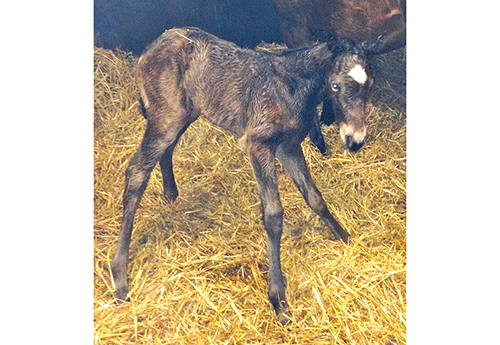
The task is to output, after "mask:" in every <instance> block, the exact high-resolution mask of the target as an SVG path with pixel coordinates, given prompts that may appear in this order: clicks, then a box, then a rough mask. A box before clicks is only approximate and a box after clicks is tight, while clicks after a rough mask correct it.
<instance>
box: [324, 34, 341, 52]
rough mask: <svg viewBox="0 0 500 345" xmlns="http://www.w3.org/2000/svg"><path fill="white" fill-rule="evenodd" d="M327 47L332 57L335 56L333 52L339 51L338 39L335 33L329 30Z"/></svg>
mask: <svg viewBox="0 0 500 345" xmlns="http://www.w3.org/2000/svg"><path fill="white" fill-rule="evenodd" d="M327 45H328V49H329V50H330V51H331V52H332V53H334V54H333V55H337V54H335V51H337V50H338V49H339V38H338V37H337V35H336V34H335V31H333V30H331V31H330V34H329V35H328V42H327Z"/></svg>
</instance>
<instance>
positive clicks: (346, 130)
mask: <svg viewBox="0 0 500 345" xmlns="http://www.w3.org/2000/svg"><path fill="white" fill-rule="evenodd" d="M348 135H350V136H352V139H353V140H354V142H355V143H357V144H361V143H362V142H363V141H364V140H365V136H366V127H363V130H361V131H356V130H354V126H353V125H352V124H347V123H345V122H342V123H341V124H340V138H341V139H342V143H345V138H346V137H347V136H348Z"/></svg>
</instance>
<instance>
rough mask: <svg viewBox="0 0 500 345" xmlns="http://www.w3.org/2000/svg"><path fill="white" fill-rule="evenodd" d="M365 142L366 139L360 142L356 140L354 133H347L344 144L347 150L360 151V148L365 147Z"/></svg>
mask: <svg viewBox="0 0 500 345" xmlns="http://www.w3.org/2000/svg"><path fill="white" fill-rule="evenodd" d="M364 144H365V141H364V140H363V141H361V142H359V143H358V142H356V141H354V138H353V136H352V135H346V136H345V141H344V145H343V146H344V149H346V150H347V151H350V152H357V151H359V149H360V148H362V147H363V145H364Z"/></svg>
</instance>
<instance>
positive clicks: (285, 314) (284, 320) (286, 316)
mask: <svg viewBox="0 0 500 345" xmlns="http://www.w3.org/2000/svg"><path fill="white" fill-rule="evenodd" d="M278 321H279V323H281V324H282V325H283V326H286V325H289V324H290V323H291V322H292V314H291V313H290V311H288V310H284V311H281V312H279V313H278Z"/></svg>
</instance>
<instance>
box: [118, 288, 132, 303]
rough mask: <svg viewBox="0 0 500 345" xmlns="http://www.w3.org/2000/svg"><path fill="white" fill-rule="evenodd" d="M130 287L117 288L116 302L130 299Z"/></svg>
mask: <svg viewBox="0 0 500 345" xmlns="http://www.w3.org/2000/svg"><path fill="white" fill-rule="evenodd" d="M127 295H128V289H117V290H116V291H115V298H116V303H117V304H121V303H122V302H128V301H130V298H127Z"/></svg>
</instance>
